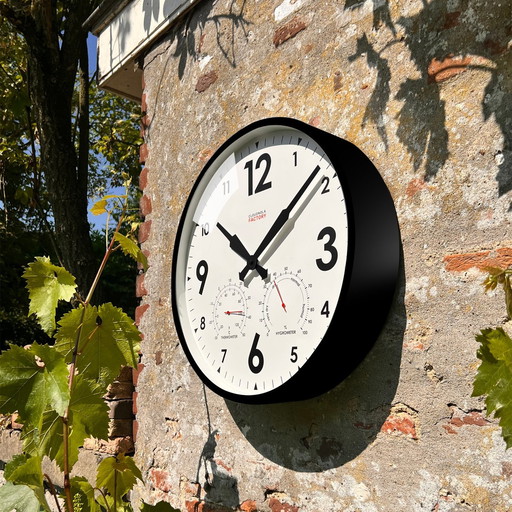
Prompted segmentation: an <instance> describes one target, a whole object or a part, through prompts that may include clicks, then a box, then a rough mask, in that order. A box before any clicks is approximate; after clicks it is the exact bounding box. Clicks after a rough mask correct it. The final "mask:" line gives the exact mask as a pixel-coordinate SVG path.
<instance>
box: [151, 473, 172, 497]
mask: <svg viewBox="0 0 512 512" xmlns="http://www.w3.org/2000/svg"><path fill="white" fill-rule="evenodd" d="M149 480H150V482H151V484H152V485H153V487H154V488H155V489H158V490H160V491H163V492H169V491H171V490H172V485H171V476H170V475H169V473H168V472H167V471H164V470H162V469H157V468H152V469H151V470H150V471H149Z"/></svg>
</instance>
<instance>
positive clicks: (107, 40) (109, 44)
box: [85, 0, 200, 101]
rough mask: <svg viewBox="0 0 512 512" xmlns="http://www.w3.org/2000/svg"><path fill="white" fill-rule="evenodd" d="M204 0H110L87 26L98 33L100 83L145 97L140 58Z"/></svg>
mask: <svg viewBox="0 0 512 512" xmlns="http://www.w3.org/2000/svg"><path fill="white" fill-rule="evenodd" d="M199 1H200V0H106V1H104V2H102V3H101V4H100V6H99V7H98V8H97V9H96V10H95V11H94V12H93V14H92V15H91V16H90V18H89V19H88V20H87V21H86V22H85V26H86V27H87V29H88V30H90V31H91V32H92V33H93V34H94V35H95V36H97V37H98V42H97V47H98V57H97V59H98V62H97V68H98V82H99V86H100V87H102V88H104V89H108V90H110V91H112V92H114V93H117V94H119V95H121V96H125V97H127V98H130V99H132V100H135V101H140V100H141V97H142V71H141V70H140V69H139V66H138V63H137V58H138V57H139V55H141V54H142V52H143V51H144V50H146V49H147V48H149V46H150V45H151V44H152V43H153V42H154V41H156V39H157V38H158V37H159V36H161V35H162V34H163V33H164V32H165V30H167V29H168V27H169V25H171V24H172V22H173V21H174V20H176V18H178V16H180V15H181V14H182V13H183V12H184V11H186V10H187V9H188V8H189V7H190V6H191V5H192V4H194V3H197V2H199Z"/></svg>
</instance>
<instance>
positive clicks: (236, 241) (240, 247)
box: [217, 222, 268, 281]
mask: <svg viewBox="0 0 512 512" xmlns="http://www.w3.org/2000/svg"><path fill="white" fill-rule="evenodd" d="M217 227H218V228H219V230H220V232H221V233H222V234H223V235H224V236H225V237H226V238H227V239H228V240H229V247H231V249H232V250H233V251H234V252H235V253H236V254H238V256H240V257H241V258H243V259H244V260H245V261H246V262H247V266H248V267H249V269H250V270H251V269H254V270H256V272H258V274H259V275H260V276H261V278H262V279H266V278H267V275H268V272H267V270H266V269H264V268H263V267H262V266H261V265H260V264H259V263H258V261H257V259H256V258H252V257H251V255H250V254H249V251H248V250H247V249H246V248H245V246H244V244H243V243H242V242H241V240H240V238H238V236H237V235H232V234H231V233H229V231H228V230H227V229H226V228H225V227H224V226H223V225H222V224H221V223H220V222H217ZM240 280H242V281H243V279H242V278H240Z"/></svg>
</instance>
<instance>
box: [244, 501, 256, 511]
mask: <svg viewBox="0 0 512 512" xmlns="http://www.w3.org/2000/svg"><path fill="white" fill-rule="evenodd" d="M240 510H241V511H242V512H258V507H257V505H256V502H255V501H253V500H245V501H244V502H243V503H241V504H240Z"/></svg>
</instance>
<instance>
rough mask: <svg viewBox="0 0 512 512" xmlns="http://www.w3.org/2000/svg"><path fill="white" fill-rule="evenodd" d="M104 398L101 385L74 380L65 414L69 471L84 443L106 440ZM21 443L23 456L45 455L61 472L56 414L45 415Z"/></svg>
mask: <svg viewBox="0 0 512 512" xmlns="http://www.w3.org/2000/svg"><path fill="white" fill-rule="evenodd" d="M104 394H105V391H104V388H103V386H102V385H98V384H97V383H95V382H93V381H91V380H88V379H86V378H84V377H83V376H82V375H77V376H75V379H74V384H73V389H72V392H71V400H70V402H69V413H68V423H69V431H70V432H69V448H68V457H69V465H70V467H73V466H74V464H75V463H76V462H77V460H78V454H79V449H80V447H81V446H82V445H83V442H84V439H86V438H88V437H95V438H98V439H106V438H107V436H108V423H109V419H108V406H107V404H106V403H105V401H104V400H103V396H104ZM23 442H24V445H23V448H24V450H25V451H26V452H28V453H32V454H37V455H38V456H40V457H43V456H44V455H47V456H48V457H49V458H50V459H53V460H55V462H56V463H57V464H58V466H59V467H60V468H61V469H64V440H63V427H62V418H61V417H60V416H59V415H57V414H56V413H55V411H46V412H45V413H44V416H43V422H42V426H41V428H40V429H32V430H31V431H29V432H27V434H26V435H25V436H24V437H23Z"/></svg>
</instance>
